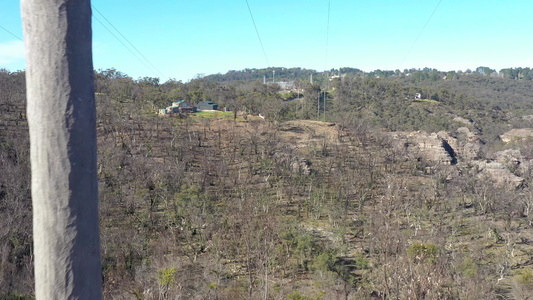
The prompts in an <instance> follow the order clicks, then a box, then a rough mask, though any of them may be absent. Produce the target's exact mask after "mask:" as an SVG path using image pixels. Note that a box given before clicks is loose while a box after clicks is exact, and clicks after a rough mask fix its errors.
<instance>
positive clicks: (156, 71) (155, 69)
mask: <svg viewBox="0 0 533 300" xmlns="http://www.w3.org/2000/svg"><path fill="white" fill-rule="evenodd" d="M91 7H92V8H93V9H94V10H95V11H96V12H97V13H98V14H99V15H100V16H101V17H102V18H103V19H104V20H105V21H106V22H107V23H108V24H109V25H110V26H111V27H113V29H114V30H115V31H116V32H117V33H118V34H119V35H120V36H121V37H122V38H123V39H124V40H125V41H126V42H127V43H128V44H129V45H130V46H131V48H133V49H134V50H135V51H136V52H137V53H138V54H139V55H140V56H141V57H142V58H143V59H144V60H143V59H141V58H140V57H139V56H138V55H137V54H135V53H134V52H133V51H132V50H131V49H130V48H129V47H128V46H126V44H124V42H122V40H121V39H119V38H118V37H117V36H116V35H115V34H114V33H113V32H112V31H111V30H110V29H109V28H108V27H107V26H106V25H105V24H104V23H102V21H100V20H99V19H98V18H97V17H96V16H95V15H94V14H93V17H94V18H95V19H96V21H98V22H99V23H100V24H101V25H102V26H103V27H104V28H105V29H106V30H107V31H109V33H111V35H113V37H115V39H117V40H118V41H119V42H120V43H121V44H122V45H123V46H124V47H125V48H126V49H128V51H129V52H131V53H132V54H133V55H134V56H135V57H136V58H137V59H138V60H139V61H141V62H142V63H143V64H144V66H145V67H147V68H148V69H150V70H151V71H152V72H154V73H157V74H159V76H161V77H165V76H164V75H163V73H161V71H159V69H157V67H156V66H154V64H152V63H151V62H150V60H148V58H146V56H144V55H143V54H142V52H141V51H139V49H137V47H135V46H134V45H133V44H132V43H131V42H130V41H129V40H128V38H126V37H125V36H124V35H123V34H122V33H121V32H120V30H118V29H117V28H116V27H115V26H114V25H113V23H111V21H109V20H108V19H107V18H106V17H105V16H104V15H103V14H102V13H101V12H100V11H99V10H98V9H97V8H96V7H95V6H94V5H91ZM148 65H149V66H148Z"/></svg>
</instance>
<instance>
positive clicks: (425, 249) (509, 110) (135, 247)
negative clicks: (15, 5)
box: [0, 68, 533, 299]
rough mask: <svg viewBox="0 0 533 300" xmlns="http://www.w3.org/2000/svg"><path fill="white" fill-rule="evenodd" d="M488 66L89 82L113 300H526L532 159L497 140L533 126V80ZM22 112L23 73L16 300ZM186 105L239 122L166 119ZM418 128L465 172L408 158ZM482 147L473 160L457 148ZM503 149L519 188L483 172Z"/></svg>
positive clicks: (15, 138) (12, 131)
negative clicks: (213, 107) (442, 136)
mask: <svg viewBox="0 0 533 300" xmlns="http://www.w3.org/2000/svg"><path fill="white" fill-rule="evenodd" d="M478 69H479V70H476V71H474V72H470V73H467V72H465V73H455V72H448V73H443V72H439V71H437V70H431V69H424V70H405V71H402V72H400V71H396V72H393V71H390V72H389V71H375V72H373V73H370V74H368V73H367V74H364V73H362V72H360V71H359V70H357V69H348V68H346V69H341V70H340V71H341V75H342V76H340V77H339V78H333V79H332V80H329V78H328V77H327V76H326V75H325V74H318V73H316V72H314V71H312V70H302V69H285V70H282V69H281V68H279V69H278V68H276V76H278V74H279V81H295V86H296V87H299V89H295V90H292V91H281V85H280V84H272V83H270V84H267V85H265V84H263V77H264V76H267V75H268V74H269V72H270V74H271V73H272V72H271V71H272V69H265V70H244V71H233V72H229V73H228V74H226V75H220V74H219V75H211V76H207V77H204V78H199V79H195V80H192V81H190V82H187V83H183V82H179V81H167V82H164V83H161V82H159V80H158V79H157V78H141V79H137V80H134V79H132V78H130V77H128V76H127V75H125V74H122V73H120V72H118V71H116V70H113V69H110V70H105V71H98V72H96V92H97V102H98V112H97V113H98V141H99V149H98V151H99V153H98V168H99V181H100V184H99V190H100V222H101V224H100V225H101V233H102V237H101V240H102V249H101V253H102V266H103V270H102V274H103V279H104V280H103V281H104V293H105V297H106V298H116V299H175V298H176V297H182V298H184V299H241V298H244V299H370V298H381V299H385V298H386V299H389V298H400V299H500V298H502V297H503V298H514V299H527V297H528V296H529V295H531V294H532V293H533V286H532V284H531V282H532V280H531V278H532V277H533V276H532V274H531V271H530V268H531V264H532V263H533V262H532V260H531V257H532V254H533V242H532V241H533V231H532V227H531V226H532V225H531V224H532V220H533V215H532V213H531V211H532V208H533V200H531V199H533V196H532V195H533V192H532V191H531V188H530V187H529V186H528V184H527V183H528V182H530V181H531V172H530V168H529V161H530V160H531V159H533V153H532V152H531V150H530V149H531V147H530V141H528V140H524V141H522V142H521V143H516V144H504V143H503V142H502V141H501V140H500V139H499V136H500V135H501V134H503V133H504V132H506V131H508V130H509V129H511V128H525V127H531V124H530V122H531V121H530V120H531V118H529V117H528V116H529V115H531V114H533V110H532V108H533V107H532V105H533V104H532V103H533V101H532V100H533V99H532V97H531V91H532V87H533V82H532V81H530V79H531V78H529V77H528V76H529V75H528V74H529V69H519V71H518V73H520V74H521V76H519V75H518V73H517V74H516V76H515V75H513V74H514V73H516V72H515V71H516V70H514V69H511V71H510V72H508V73H509V74H510V75H507V73H506V72H507V71H504V70H502V71H500V72H499V73H496V74H495V72H494V71H493V70H490V69H489V70H486V69H480V68H478ZM517 70H518V69H517ZM284 71H285V72H284ZM489 71H490V72H489ZM335 72H337V74H338V70H332V71H331V73H332V74H334V73H335ZM311 73H313V84H311V83H310V82H309V77H310V74H311ZM487 73H488V74H487ZM330 75H331V74H330ZM445 76H446V79H443V78H444V77H445ZM502 77H503V78H502ZM24 99H25V91H24V74H23V73H22V72H16V73H10V72H7V71H0V108H1V113H2V117H1V118H0V120H1V121H0V168H1V169H2V170H4V176H2V177H0V220H1V221H0V222H1V224H0V228H1V229H0V245H2V247H1V248H0V257H1V264H0V298H7V299H20V298H24V297H26V298H31V295H32V291H33V288H32V278H33V275H32V274H33V265H32V242H31V240H32V232H31V199H30V192H29V180H30V178H29V167H30V166H29V161H28V154H29V153H28V148H29V147H28V138H27V123H26V119H25V114H24V112H25V108H24V106H25V100H24ZM176 100H186V101H189V102H191V103H193V104H194V103H198V102H200V101H202V100H211V101H214V102H216V103H218V104H219V107H227V108H230V110H231V111H232V112H235V113H234V114H233V113H222V112H220V113H219V114H218V116H219V117H205V116H202V115H198V116H188V117H185V118H162V117H158V116H156V114H155V113H156V111H157V109H158V108H162V107H165V106H168V104H169V103H170V102H172V101H176ZM258 114H262V115H264V116H266V119H265V120H263V119H261V118H259V117H256V115H258ZM460 128H463V129H460ZM464 128H467V129H464ZM458 129H459V130H458ZM465 130H468V131H465ZM414 131H426V132H427V133H428V134H429V133H432V132H439V131H445V132H448V133H450V134H451V135H454V138H455V139H454V140H453V141H455V140H457V142H454V143H452V140H451V139H449V140H448V141H449V144H448V143H446V145H448V146H447V147H448V148H446V151H448V152H447V153H449V155H452V156H453V158H454V160H452V159H450V162H449V163H439V162H436V161H434V160H431V159H430V158H427V157H423V156H413V153H412V152H410V148H409V147H413V146H412V142H405V143H404V142H403V140H400V141H401V142H400V143H398V138H395V136H399V135H400V132H404V133H405V132H407V133H405V134H406V135H408V136H409V134H411V135H410V136H412V135H413V134H412V133H409V132H414ZM391 132H397V133H398V134H397V135H392V134H391ZM458 132H459V133H458ZM461 132H462V133H465V132H469V133H471V134H472V135H466V134H462V133H461ZM473 137H475V138H473ZM474 140H475V141H476V143H477V144H476V145H479V149H477V148H476V149H477V150H476V151H477V152H476V155H477V156H476V157H475V158H471V157H467V155H464V154H463V152H461V151H463V150H462V149H463V148H464V149H466V148H467V147H466V146H465V147H463V148H458V147H457V146H456V144H457V145H470V144H468V143H469V142H472V141H474ZM461 143H463V144H461ZM404 144H405V145H404ZM398 145H400V146H398ZM451 148H454V149H451ZM424 149H425V148H424ZM450 149H451V150H450ZM502 150H506V151H511V150H512V151H519V152H520V155H517V154H516V153H515V152H513V153H515V154H514V156H512V157H518V159H517V160H518V163H517V162H516V160H514V158H512V157H511V156H505V157H507V161H506V164H505V166H506V169H505V171H506V172H509V173H512V174H513V175H515V176H517V177H520V178H523V179H525V180H524V181H523V182H521V184H520V185H518V184H517V185H514V186H511V187H510V186H509V185H499V184H495V183H494V182H493V181H492V179H491V178H490V177H489V176H488V175H486V174H485V175H484V173H482V172H481V168H482V167H480V166H484V165H482V164H480V163H478V162H480V161H481V162H483V161H485V162H490V161H493V160H497V159H498V158H497V157H499V156H498V155H499V154H498V153H501V152H502ZM454 151H455V152H454ZM465 153H466V152H465ZM472 157H474V156H472Z"/></svg>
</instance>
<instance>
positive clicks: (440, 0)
mask: <svg viewBox="0 0 533 300" xmlns="http://www.w3.org/2000/svg"><path fill="white" fill-rule="evenodd" d="M441 2H442V0H439V2H438V3H437V6H435V9H433V12H432V13H431V15H430V16H429V18H428V19H427V21H426V24H424V26H423V27H422V30H420V33H418V36H417V37H416V39H415V41H414V43H413V44H412V45H411V47H410V48H409V51H408V52H407V54H406V55H405V57H404V58H403V61H402V66H403V65H404V63H405V60H406V59H407V57H408V56H409V54H411V51H412V50H413V48H414V47H415V45H416V43H417V42H418V39H420V37H421V36H422V33H423V32H424V30H425V29H426V27H427V26H428V24H429V21H431V18H433V15H434V14H435V12H436V11H437V8H439V5H440V3H441Z"/></svg>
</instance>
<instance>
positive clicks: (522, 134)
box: [500, 128, 533, 143]
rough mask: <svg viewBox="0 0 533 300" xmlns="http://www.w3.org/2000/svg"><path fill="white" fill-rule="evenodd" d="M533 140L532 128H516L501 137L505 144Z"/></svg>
mask: <svg viewBox="0 0 533 300" xmlns="http://www.w3.org/2000/svg"><path fill="white" fill-rule="evenodd" d="M531 138H533V129H531V128H515V129H511V130H509V131H507V132H506V133H504V134H502V135H500V139H502V141H504V142H505V143H511V142H518V141H521V140H525V139H531Z"/></svg>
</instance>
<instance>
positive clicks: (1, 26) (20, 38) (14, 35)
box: [0, 25, 22, 41]
mask: <svg viewBox="0 0 533 300" xmlns="http://www.w3.org/2000/svg"><path fill="white" fill-rule="evenodd" d="M0 28H2V29H3V30H4V31H5V32H7V33H9V34H11V35H12V36H14V37H15V38H16V39H17V40H20V41H22V39H21V38H19V37H18V36H17V35H16V34H14V33H13V32H11V31H9V30H7V29H6V28H4V27H3V26H1V25H0Z"/></svg>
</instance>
